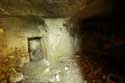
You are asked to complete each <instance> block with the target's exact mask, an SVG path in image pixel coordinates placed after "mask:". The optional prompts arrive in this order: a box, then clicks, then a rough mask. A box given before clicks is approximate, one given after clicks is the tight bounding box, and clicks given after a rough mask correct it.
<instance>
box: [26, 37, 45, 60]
mask: <svg viewBox="0 0 125 83" xmlns="http://www.w3.org/2000/svg"><path fill="white" fill-rule="evenodd" d="M28 46H29V54H30V61H39V60H41V59H43V51H42V48H41V37H33V38H28Z"/></svg>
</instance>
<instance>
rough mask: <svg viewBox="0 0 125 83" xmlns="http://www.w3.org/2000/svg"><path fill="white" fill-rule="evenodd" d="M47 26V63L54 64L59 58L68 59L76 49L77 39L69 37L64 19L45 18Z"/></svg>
mask: <svg viewBox="0 0 125 83" xmlns="http://www.w3.org/2000/svg"><path fill="white" fill-rule="evenodd" d="M44 20H45V23H46V24H47V30H48V31H47V33H46V35H45V41H46V47H47V55H48V59H49V61H51V62H52V63H56V62H58V61H59V59H61V57H68V56H69V57H70V56H72V55H73V53H74V52H75V49H74V48H77V47H76V46H78V45H75V44H77V41H78V40H77V39H76V38H74V37H72V36H71V35H70V32H69V31H68V29H67V28H68V27H66V26H64V24H65V23H66V22H67V19H66V18H56V19H55V18H51V19H49V18H47V19H44Z"/></svg>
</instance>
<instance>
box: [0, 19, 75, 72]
mask: <svg viewBox="0 0 125 83" xmlns="http://www.w3.org/2000/svg"><path fill="white" fill-rule="evenodd" d="M44 21H45V23H46V25H47V32H45V34H44V35H43V31H44V29H45V28H44V27H43V24H41V22H40V20H39V19H37V18H36V17H35V18H34V17H2V18H0V67H1V69H3V70H5V69H7V70H8V69H11V68H13V67H15V64H16V65H18V66H19V65H23V64H24V63H27V62H29V53H28V42H27V39H28V38H29V37H43V38H44V47H45V48H46V50H45V48H44V49H43V50H44V51H45V52H46V53H45V55H46V56H47V58H48V60H49V61H50V62H51V63H56V62H57V61H58V60H59V59H60V57H68V56H70V55H72V54H73V53H74V52H75V51H74V48H73V47H74V46H75V44H76V45H77V40H74V38H73V37H72V36H71V35H70V33H69V31H67V28H66V27H65V26H64V23H65V22H66V19H61V18H60V19H59V18H58V19H56V18H51V19H49V18H45V19H44ZM74 41H75V42H74Z"/></svg>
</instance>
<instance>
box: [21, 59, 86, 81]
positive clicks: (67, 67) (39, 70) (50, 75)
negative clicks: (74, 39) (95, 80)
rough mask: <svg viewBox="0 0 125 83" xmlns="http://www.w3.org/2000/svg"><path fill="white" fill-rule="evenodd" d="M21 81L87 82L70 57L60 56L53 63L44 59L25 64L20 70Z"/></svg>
mask: <svg viewBox="0 0 125 83" xmlns="http://www.w3.org/2000/svg"><path fill="white" fill-rule="evenodd" d="M21 72H23V74H24V76H25V78H26V79H25V80H24V81H23V82H22V83H87V82H86V81H85V80H84V76H83V75H81V72H80V68H79V66H78V64H77V63H76V62H75V60H74V59H72V58H67V57H61V58H60V59H58V61H57V62H56V63H55V64H49V62H48V61H46V60H45V59H43V60H41V61H37V62H32V63H29V64H27V65H26V66H25V67H24V68H23V69H22V70H21Z"/></svg>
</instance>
